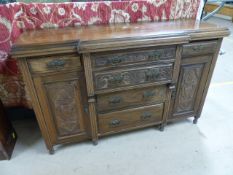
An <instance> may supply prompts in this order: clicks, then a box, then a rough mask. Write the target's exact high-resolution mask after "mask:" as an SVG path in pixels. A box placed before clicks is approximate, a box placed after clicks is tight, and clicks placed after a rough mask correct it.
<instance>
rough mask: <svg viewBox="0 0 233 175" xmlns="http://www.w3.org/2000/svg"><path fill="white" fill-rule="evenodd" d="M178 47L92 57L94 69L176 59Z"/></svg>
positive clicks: (94, 55) (102, 54) (103, 54)
mask: <svg viewBox="0 0 233 175" xmlns="http://www.w3.org/2000/svg"><path fill="white" fill-rule="evenodd" d="M175 55H176V47H174V46H173V47H164V48H156V49H153V50H152V49H151V50H134V51H127V52H121V53H119V52H116V53H112V52H111V53H101V54H93V55H91V60H92V65H93V67H94V68H100V67H115V66H118V65H119V66H122V65H128V64H135V63H140V62H153V61H161V60H171V59H175Z"/></svg>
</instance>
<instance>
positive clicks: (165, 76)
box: [94, 64, 172, 90]
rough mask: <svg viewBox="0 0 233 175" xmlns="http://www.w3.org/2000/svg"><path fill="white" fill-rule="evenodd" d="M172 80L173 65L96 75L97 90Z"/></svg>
mask: <svg viewBox="0 0 233 175" xmlns="http://www.w3.org/2000/svg"><path fill="white" fill-rule="evenodd" d="M171 78H172V64H167V65H159V66H150V67H142V68H135V69H123V70H117V71H108V72H103V73H102V72H101V73H98V72H97V73H94V81H95V89H96V90H104V89H110V88H111V89H113V88H117V87H124V86H133V85H139V84H145V83H155V82H159V81H170V80H171Z"/></svg>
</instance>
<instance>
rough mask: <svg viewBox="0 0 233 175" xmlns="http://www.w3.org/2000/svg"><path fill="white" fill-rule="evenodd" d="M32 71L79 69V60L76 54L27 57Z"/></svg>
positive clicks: (45, 71)
mask: <svg viewBox="0 0 233 175" xmlns="http://www.w3.org/2000/svg"><path fill="white" fill-rule="evenodd" d="M27 61H28V65H29V68H30V71H31V72H32V73H47V72H56V71H63V70H68V71H69V70H81V61H80V57H79V56H78V55H69V56H68V55H65V56H62V55H61V56H51V57H46V58H33V59H28V60H27Z"/></svg>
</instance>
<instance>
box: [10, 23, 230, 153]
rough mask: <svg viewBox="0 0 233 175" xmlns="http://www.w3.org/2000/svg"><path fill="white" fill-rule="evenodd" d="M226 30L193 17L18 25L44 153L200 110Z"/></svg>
mask: <svg viewBox="0 0 233 175" xmlns="http://www.w3.org/2000/svg"><path fill="white" fill-rule="evenodd" d="M227 35H229V30H228V29H227V28H224V27H222V26H217V25H214V24H209V23H206V22H200V21H195V20H177V21H170V22H150V23H134V24H114V25H95V26H80V27H77V28H65V29H46V30H36V31H26V32H24V33H23V34H22V35H21V36H20V37H19V39H18V40H17V41H16V42H15V43H14V45H13V47H12V52H11V55H12V56H13V57H15V58H17V59H18V61H19V65H20V68H21V71H22V74H23V77H24V80H25V84H26V87H27V88H28V90H29V93H30V97H31V101H32V105H33V108H34V111H35V113H36V117H37V120H38V123H39V126H40V129H41V132H42V135H43V138H44V140H45V143H46V146H47V148H48V150H49V152H50V153H53V152H54V149H53V146H54V145H57V144H63V143H70V142H81V141H83V140H88V139H90V140H92V141H93V143H94V144H97V142H98V139H99V137H103V136H106V135H110V134H115V133H120V132H125V131H130V130H135V129H140V128H145V127H151V126H159V128H160V130H163V129H164V126H165V125H166V124H167V122H170V121H175V120H179V119H184V118H187V117H194V120H193V123H197V120H198V118H199V117H200V115H201V111H202V108H203V104H204V101H205V97H206V94H207V91H208V87H209V84H210V80H211V76H212V74H213V70H214V67H215V64H216V60H217V57H218V53H219V50H220V47H221V42H222V38H223V37H224V36H227Z"/></svg>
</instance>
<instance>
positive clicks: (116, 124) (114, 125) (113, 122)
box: [109, 119, 121, 127]
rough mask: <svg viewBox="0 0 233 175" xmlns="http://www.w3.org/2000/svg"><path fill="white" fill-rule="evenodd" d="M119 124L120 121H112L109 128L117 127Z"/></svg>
mask: <svg viewBox="0 0 233 175" xmlns="http://www.w3.org/2000/svg"><path fill="white" fill-rule="evenodd" d="M120 123H121V121H120V120H118V119H113V120H112V121H111V122H110V123H109V125H110V126H111V127H117V126H119V125H120Z"/></svg>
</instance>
